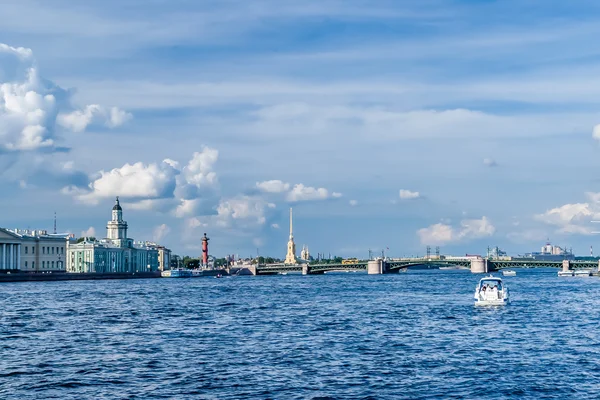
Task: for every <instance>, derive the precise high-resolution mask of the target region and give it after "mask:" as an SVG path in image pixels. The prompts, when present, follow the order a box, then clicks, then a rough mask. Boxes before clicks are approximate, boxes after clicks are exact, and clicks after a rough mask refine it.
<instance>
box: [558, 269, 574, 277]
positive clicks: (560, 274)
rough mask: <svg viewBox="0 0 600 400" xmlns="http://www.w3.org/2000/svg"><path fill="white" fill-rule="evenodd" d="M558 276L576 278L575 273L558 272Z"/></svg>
mask: <svg viewBox="0 0 600 400" xmlns="http://www.w3.org/2000/svg"><path fill="white" fill-rule="evenodd" d="M558 276H575V271H571V270H569V271H558Z"/></svg>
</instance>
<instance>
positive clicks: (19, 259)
mask: <svg viewBox="0 0 600 400" xmlns="http://www.w3.org/2000/svg"><path fill="white" fill-rule="evenodd" d="M71 240H73V235H71V234H68V233H58V234H56V233H54V234H49V233H48V232H47V231H45V230H23V229H14V230H10V229H2V228H0V270H13V271H17V270H20V271H23V272H61V271H63V272H64V271H65V266H66V263H65V257H66V248H67V245H68V242H69V241H71Z"/></svg>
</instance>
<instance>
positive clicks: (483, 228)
mask: <svg viewBox="0 0 600 400" xmlns="http://www.w3.org/2000/svg"><path fill="white" fill-rule="evenodd" d="M495 232H496V228H495V227H494V225H492V223H491V222H490V220H489V219H488V218H487V217H485V216H484V217H482V218H481V219H465V220H462V221H461V222H460V227H453V226H451V225H448V224H445V223H438V224H434V225H431V226H429V227H427V228H422V229H419V230H418V231H417V235H418V236H419V239H420V240H421V243H423V244H432V245H436V244H446V243H452V242H459V241H463V240H472V239H479V238H483V237H488V236H492V235H493V234H494V233H495Z"/></svg>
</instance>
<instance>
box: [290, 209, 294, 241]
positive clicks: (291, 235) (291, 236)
mask: <svg viewBox="0 0 600 400" xmlns="http://www.w3.org/2000/svg"><path fill="white" fill-rule="evenodd" d="M293 238H294V235H293V234H292V207H290V239H293Z"/></svg>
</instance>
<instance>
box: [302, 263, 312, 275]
mask: <svg viewBox="0 0 600 400" xmlns="http://www.w3.org/2000/svg"><path fill="white" fill-rule="evenodd" d="M308 274H310V266H309V265H308V264H303V265H302V275H308Z"/></svg>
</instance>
